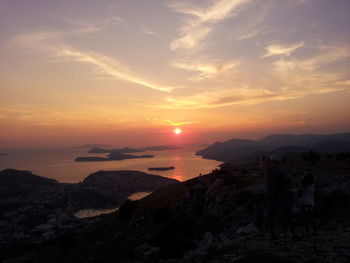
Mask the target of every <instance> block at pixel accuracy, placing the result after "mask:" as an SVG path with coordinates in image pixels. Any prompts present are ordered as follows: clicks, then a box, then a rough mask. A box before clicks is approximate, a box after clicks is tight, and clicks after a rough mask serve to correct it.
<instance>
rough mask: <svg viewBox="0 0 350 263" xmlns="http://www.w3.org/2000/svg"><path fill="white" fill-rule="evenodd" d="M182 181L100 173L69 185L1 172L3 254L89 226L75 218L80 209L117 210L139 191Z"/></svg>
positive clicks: (130, 173) (16, 172)
mask: <svg viewBox="0 0 350 263" xmlns="http://www.w3.org/2000/svg"><path fill="white" fill-rule="evenodd" d="M177 182H178V181H176V180H174V179H168V178H164V177H161V176H157V175H152V174H146V173H142V172H138V171H98V172H96V173H93V174H91V175H89V176H88V177H87V178H85V180H84V181H83V182H82V183H77V184H65V183H58V182H56V181H55V180H52V179H48V178H44V177H40V176H37V175H34V174H32V173H30V172H28V171H19V170H15V169H7V170H4V171H1V172H0V250H1V248H6V247H16V245H18V244H21V245H22V246H23V245H25V246H28V245H33V244H36V243H40V242H43V241H45V240H49V239H52V238H54V237H57V236H60V235H62V234H66V233H70V232H72V231H76V230H77V229H79V228H81V227H84V226H85V225H86V224H87V223H88V222H90V220H89V219H87V220H78V219H77V218H76V217H75V213H76V212H78V211H79V210H82V209H103V208H116V207H118V206H119V205H121V204H122V203H123V202H124V201H125V200H126V199H127V198H128V197H129V196H130V195H132V194H134V193H138V192H152V191H155V190H157V189H159V188H161V187H162V186H166V185H169V184H174V183H175V184H176V183H177ZM93 220H96V219H92V221H93ZM1 254H2V253H1V251H0V255H1ZM0 262H1V257H0Z"/></svg>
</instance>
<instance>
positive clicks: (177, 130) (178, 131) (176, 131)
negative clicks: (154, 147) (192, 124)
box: [174, 128, 182, 134]
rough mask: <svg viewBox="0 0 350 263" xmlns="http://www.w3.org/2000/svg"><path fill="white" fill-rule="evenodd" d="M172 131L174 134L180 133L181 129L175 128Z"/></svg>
mask: <svg viewBox="0 0 350 263" xmlns="http://www.w3.org/2000/svg"><path fill="white" fill-rule="evenodd" d="M174 133H175V134H181V133H182V130H181V129H180V128H176V129H175V130H174Z"/></svg>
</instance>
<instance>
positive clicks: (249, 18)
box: [0, 0, 350, 148]
mask: <svg viewBox="0 0 350 263" xmlns="http://www.w3.org/2000/svg"><path fill="white" fill-rule="evenodd" d="M349 26H350V1H348V0H333V1H329V0H190V1H189V0H187V1H178V0H60V1H55V0H28V1H24V0H0V61H1V62H0V99H1V100H0V101H1V103H0V148H1V147H2V148H4V147H35V146H38V147H41V146H69V145H80V144H84V143H104V144H113V145H119V146H136V145H150V144H180V143H192V142H206V143H210V142H213V141H216V140H227V139H230V138H234V137H239V138H251V139H256V138H259V137H262V136H264V135H268V134H275V133H296V134H300V133H336V132H346V131H350V34H349ZM175 128H180V129H182V131H183V132H182V133H181V134H175V133H174V132H173V130H174V129H175Z"/></svg>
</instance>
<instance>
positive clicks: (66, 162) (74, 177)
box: [0, 147, 220, 183]
mask: <svg viewBox="0 0 350 263" xmlns="http://www.w3.org/2000/svg"><path fill="white" fill-rule="evenodd" d="M89 149H90V148H50V149H21V150H19V149H16V150H6V152H7V153H8V155H6V156H0V170H3V169H6V168H15V169H20V170H30V171H32V172H33V173H34V174H37V175H40V176H44V177H48V178H53V179H56V180H57V181H59V182H64V183H77V182H80V181H82V180H83V179H84V178H85V177H87V176H88V175H89V174H91V173H93V172H96V171H98V170H138V171H143V172H146V173H151V174H157V175H161V176H164V177H168V178H173V179H177V180H180V181H184V180H188V179H191V178H193V177H197V176H198V175H199V174H200V173H202V174H205V173H209V172H210V171H211V170H212V169H215V168H216V167H217V165H219V164H220V162H217V161H213V160H207V159H202V158H201V157H200V156H196V155H195V152H196V151H198V150H200V148H199V147H188V148H182V149H177V150H164V151H146V152H142V153H137V154H135V155H143V154H151V155H154V158H144V159H143V158H142V159H128V160H122V161H106V162H75V161H74V159H75V158H76V157H78V156H104V155H105V154H96V153H88V151H89ZM164 166H174V167H175V169H174V170H169V171H161V172H159V171H148V168H149V167H164Z"/></svg>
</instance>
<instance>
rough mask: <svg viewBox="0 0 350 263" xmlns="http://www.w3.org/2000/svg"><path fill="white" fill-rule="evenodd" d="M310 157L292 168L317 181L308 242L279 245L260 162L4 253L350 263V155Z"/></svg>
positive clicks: (51, 258) (17, 256) (69, 258)
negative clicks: (313, 230) (270, 225)
mask: <svg viewBox="0 0 350 263" xmlns="http://www.w3.org/2000/svg"><path fill="white" fill-rule="evenodd" d="M306 157H307V156H305V155H303V156H302V155H300V154H294V155H291V156H289V157H288V158H287V161H286V162H285V163H284V166H285V169H286V170H288V172H289V173H290V175H291V176H292V177H293V179H294V183H295V189H296V188H297V187H298V184H299V183H300V180H301V177H302V176H303V175H304V174H305V172H308V171H313V172H314V173H315V174H316V176H317V185H316V193H315V202H316V206H315V216H316V219H317V226H318V228H319V233H318V235H317V236H305V235H304V233H303V229H302V228H301V227H300V226H299V227H297V232H298V234H299V236H301V237H302V239H301V240H300V241H294V240H292V238H291V236H290V235H288V234H287V235H285V234H284V233H283V231H282V229H279V231H278V233H279V239H277V240H273V241H272V240H270V239H269V235H268V233H267V232H268V231H267V227H266V221H265V201H264V198H265V194H264V177H263V175H262V174H261V171H260V169H259V166H258V164H255V163H253V164H250V165H244V166H231V165H229V166H223V167H222V168H221V169H220V170H215V171H213V172H212V173H211V174H208V175H204V176H200V177H197V178H194V179H192V180H189V181H186V182H183V183H178V184H174V185H169V186H166V187H163V188H162V189H160V190H158V191H156V192H154V193H153V194H151V195H149V196H147V197H145V198H144V199H141V200H139V201H127V202H125V203H124V204H123V205H122V206H121V207H120V209H119V211H117V212H115V213H113V214H110V215H106V216H103V217H102V219H101V220H99V221H98V222H95V223H93V224H90V225H88V226H87V227H85V228H84V229H82V230H79V231H76V232H73V233H70V234H67V235H62V236H60V237H58V238H56V239H53V240H50V241H48V242H46V243H42V244H40V245H37V246H34V247H22V248H17V250H14V249H12V250H5V251H2V252H6V257H7V258H12V259H14V260H15V261H5V262H169V263H170V262H172V263H174V262H305V263H306V262H344V263H345V262H349V260H350V247H349V242H350V158H349V155H346V154H343V155H337V156H336V155H333V156H331V155H327V156H320V158H319V159H315V158H314V159H312V158H306ZM297 215H298V214H296V216H295V221H296V224H298V223H299V220H298V216H297ZM3 255H4V254H3Z"/></svg>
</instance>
